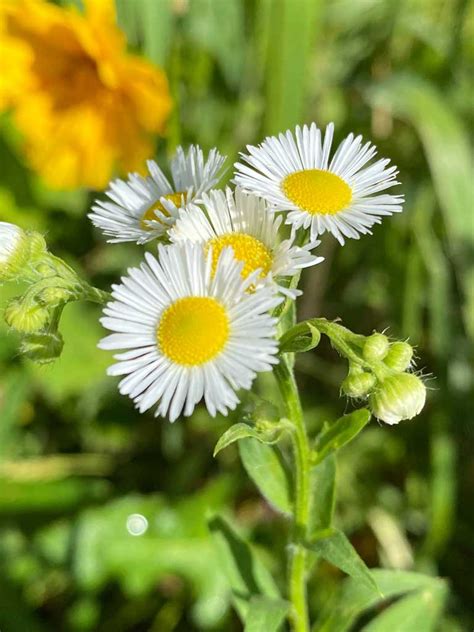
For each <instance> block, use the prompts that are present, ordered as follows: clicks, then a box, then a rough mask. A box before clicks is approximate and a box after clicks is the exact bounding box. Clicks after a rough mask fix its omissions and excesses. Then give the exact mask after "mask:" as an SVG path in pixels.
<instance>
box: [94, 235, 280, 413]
mask: <svg viewBox="0 0 474 632" xmlns="http://www.w3.org/2000/svg"><path fill="white" fill-rule="evenodd" d="M158 254H159V258H158V260H157V259H156V258H155V257H153V256H152V255H151V254H150V253H146V254H145V258H146V262H144V263H142V265H141V266H140V268H132V269H130V270H129V271H128V276H126V277H123V278H122V283H121V284H120V285H115V286H113V292H112V295H113V297H114V299H115V300H114V301H112V302H110V303H109V304H108V305H107V306H106V307H105V309H104V314H105V316H104V317H103V318H102V320H101V322H102V324H103V325H104V327H106V328H107V329H110V330H111V331H113V332H115V333H113V334H112V335H109V336H107V337H106V338H104V339H103V340H102V341H101V342H100V343H99V347H100V348H101V349H114V350H115V349H123V350H126V351H125V352H124V353H119V354H118V355H116V356H115V358H116V359H117V360H119V362H118V363H117V364H115V365H113V366H112V367H110V368H109V370H108V373H109V375H125V376H126V377H125V378H124V379H122V381H121V382H120V385H119V390H120V392H121V393H122V394H124V395H128V396H129V397H130V398H131V399H133V401H134V402H135V404H136V406H137V408H138V409H139V410H140V412H144V411H145V410H148V409H149V408H151V407H152V406H153V405H154V404H156V403H158V408H157V409H156V413H155V416H156V415H162V416H169V418H170V420H171V421H174V420H175V419H176V418H177V417H178V416H179V415H180V414H181V412H182V411H183V409H184V414H185V415H191V413H192V412H193V410H194V407H195V406H196V404H197V403H198V402H199V401H200V400H201V399H202V398H204V401H205V403H206V406H207V409H208V411H209V413H210V414H211V415H213V416H214V415H215V414H216V412H217V411H219V412H221V413H222V414H224V415H225V414H227V411H228V409H234V408H235V406H236V405H237V403H238V401H239V399H238V397H237V395H236V393H235V391H236V390H237V389H239V388H245V389H249V388H250V386H251V384H252V381H253V379H254V378H255V376H256V373H257V372H259V371H270V370H271V368H272V365H273V364H276V363H277V358H276V353H277V350H278V345H277V342H276V340H275V334H276V319H275V318H273V317H271V316H270V314H269V312H270V311H271V310H272V309H273V308H274V307H276V305H278V304H279V303H280V301H281V300H282V299H281V298H279V297H278V296H276V295H275V292H274V289H273V287H272V286H270V285H266V286H262V287H261V288H258V289H257V290H255V291H254V292H252V293H249V292H247V291H246V290H247V289H248V287H249V286H250V285H251V284H252V283H254V282H255V277H256V275H257V273H254V274H253V275H252V274H250V275H249V276H248V277H247V278H246V279H242V277H241V274H240V273H241V269H242V263H240V262H238V261H236V259H235V258H234V256H233V253H232V249H230V248H226V249H225V250H224V251H223V252H222V253H221V255H220V257H219V260H218V262H217V265H216V269H215V273H214V274H212V252H211V251H209V253H208V254H207V255H205V253H204V251H203V248H202V247H201V246H199V245H197V244H173V245H170V246H164V245H162V244H160V245H159V246H158Z"/></svg>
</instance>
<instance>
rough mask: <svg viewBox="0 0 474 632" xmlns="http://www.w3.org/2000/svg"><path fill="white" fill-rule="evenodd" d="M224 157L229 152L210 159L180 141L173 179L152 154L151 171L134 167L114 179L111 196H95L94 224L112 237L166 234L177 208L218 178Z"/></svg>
mask: <svg viewBox="0 0 474 632" xmlns="http://www.w3.org/2000/svg"><path fill="white" fill-rule="evenodd" d="M224 161H225V156H222V155H221V154H220V153H219V152H218V151H217V149H212V150H211V151H210V152H209V155H208V157H207V159H205V158H204V154H203V152H202V150H201V149H200V148H199V147H198V146H196V145H191V147H189V149H188V151H187V152H185V151H184V150H183V148H182V147H178V149H177V150H176V154H175V155H174V157H173V158H172V160H171V162H170V171H171V176H172V184H171V183H170V181H169V180H168V178H167V177H166V176H165V174H164V173H163V171H162V170H161V169H160V168H159V167H158V165H157V164H156V162H155V161H154V160H149V161H148V162H147V165H148V173H149V175H147V176H146V177H142V176H140V175H138V174H137V173H131V174H129V176H128V180H127V181H124V180H119V179H117V180H113V181H112V182H111V183H110V186H109V189H108V190H107V191H106V195H107V196H108V198H109V200H96V202H95V204H94V206H93V207H92V211H93V212H92V213H90V214H89V217H90V219H91V220H92V223H93V224H94V226H96V227H97V228H100V229H101V230H102V232H103V233H104V234H105V235H107V236H108V237H111V239H108V241H109V243H119V242H123V241H134V242H136V243H138V244H144V243H146V242H148V241H151V240H153V239H157V238H161V237H166V235H167V231H168V230H169V228H170V227H171V226H172V225H173V224H174V222H175V221H176V218H177V216H178V209H180V208H183V207H185V206H186V205H187V204H189V203H190V202H192V201H193V200H195V199H198V198H199V197H200V196H201V195H202V194H203V193H204V192H205V191H208V190H209V189H211V188H212V187H214V186H215V185H216V184H217V183H218V181H219V178H220V171H221V168H222V165H223V164H224Z"/></svg>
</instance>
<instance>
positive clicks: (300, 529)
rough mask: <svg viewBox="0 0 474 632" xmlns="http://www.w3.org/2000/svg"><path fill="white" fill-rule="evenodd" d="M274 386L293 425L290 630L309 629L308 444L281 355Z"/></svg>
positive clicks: (288, 368) (292, 379) (288, 367)
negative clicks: (291, 625)
mask: <svg viewBox="0 0 474 632" xmlns="http://www.w3.org/2000/svg"><path fill="white" fill-rule="evenodd" d="M275 376H276V379H277V382H278V387H279V389H280V393H281V395H282V398H283V402H284V404H285V409H286V415H287V417H288V419H289V420H290V421H291V422H292V424H293V426H294V431H293V432H292V433H291V436H292V442H293V452H294V460H295V492H294V521H293V529H292V537H291V544H290V560H289V569H288V584H289V585H288V589H289V596H290V600H291V603H292V606H293V612H292V623H293V629H294V632H309V618H308V603H307V594H306V557H307V553H306V549H305V547H304V542H305V540H306V536H307V531H308V520H309V500H310V499H309V494H310V485H309V471H310V462H309V455H310V447H309V442H308V435H307V434H306V427H305V424H304V419H303V409H302V407H301V402H300V397H299V392H298V387H297V385H296V381H295V377H294V373H293V369H292V368H291V365H290V363H289V362H288V359H287V357H286V356H285V355H283V356H282V358H281V360H280V364H279V365H278V366H277V367H276V369H275Z"/></svg>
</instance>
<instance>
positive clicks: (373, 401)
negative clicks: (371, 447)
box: [369, 373, 426, 425]
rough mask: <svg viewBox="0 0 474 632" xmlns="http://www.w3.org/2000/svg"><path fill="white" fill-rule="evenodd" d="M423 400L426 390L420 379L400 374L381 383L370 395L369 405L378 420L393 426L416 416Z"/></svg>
mask: <svg viewBox="0 0 474 632" xmlns="http://www.w3.org/2000/svg"><path fill="white" fill-rule="evenodd" d="M425 400H426V388H425V385H424V384H423V382H422V381H421V380H420V378H419V377H417V376H416V375H414V374H413V373H400V374H399V375H392V376H390V377H388V378H386V379H385V380H384V381H383V382H381V384H380V387H379V388H378V389H377V390H376V391H374V392H373V393H372V394H371V395H370V397H369V405H370V408H371V410H372V412H373V414H374V415H375V416H376V417H378V419H380V420H382V421H384V422H385V423H387V424H390V425H393V424H398V423H399V422H400V421H402V419H412V418H413V417H415V416H416V415H418V413H419V412H420V411H421V410H422V408H423V406H424V405H425Z"/></svg>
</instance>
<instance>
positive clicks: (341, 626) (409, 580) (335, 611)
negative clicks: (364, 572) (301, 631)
mask: <svg viewBox="0 0 474 632" xmlns="http://www.w3.org/2000/svg"><path fill="white" fill-rule="evenodd" d="M372 576H373V578H374V579H375V581H376V582H377V585H378V587H379V589H380V591H381V592H382V593H383V595H384V597H385V598H386V599H389V598H393V597H397V596H398V595H402V594H404V593H407V592H413V591H419V590H423V591H424V590H426V589H428V590H431V589H432V587H433V585H435V584H437V583H438V582H440V581H441V580H439V579H436V578H433V577H428V576H427V575H422V574H420V573H412V572H408V571H389V570H385V569H379V568H375V569H373V570H372ZM382 602H383V598H382V597H381V596H380V595H377V594H376V593H375V592H374V591H373V589H372V588H368V587H367V586H366V585H365V584H363V583H361V582H360V581H359V580H358V579H352V578H348V579H346V580H345V581H344V582H343V583H342V588H341V590H340V593H339V596H338V599H337V601H336V603H330V604H328V606H327V610H326V612H323V613H322V616H321V624H318V625H317V629H318V630H319V631H320V632H347V630H349V629H351V628H352V625H353V624H354V622H355V621H356V620H357V618H358V617H359V616H360V615H361V614H363V613H364V612H365V611H366V610H369V609H370V608H372V607H374V606H376V605H378V604H379V603H382Z"/></svg>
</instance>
